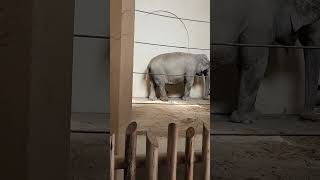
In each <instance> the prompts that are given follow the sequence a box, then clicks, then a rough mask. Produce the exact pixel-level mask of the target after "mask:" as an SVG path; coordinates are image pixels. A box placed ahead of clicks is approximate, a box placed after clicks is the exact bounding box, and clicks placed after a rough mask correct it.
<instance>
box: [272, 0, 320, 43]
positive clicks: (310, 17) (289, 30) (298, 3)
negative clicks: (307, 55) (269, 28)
mask: <svg viewBox="0 0 320 180" xmlns="http://www.w3.org/2000/svg"><path fill="white" fill-rule="evenodd" d="M287 1H290V2H291V6H286V7H285V8H284V9H283V10H282V11H281V12H279V14H277V15H276V21H275V27H276V29H275V31H276V32H275V34H276V41H277V42H279V43H280V44H287V45H293V44H294V43H295V42H296V40H298V39H299V36H300V34H301V33H303V32H302V31H303V27H305V26H308V25H310V24H313V23H315V22H316V21H318V20H319V19H320V0H287Z"/></svg>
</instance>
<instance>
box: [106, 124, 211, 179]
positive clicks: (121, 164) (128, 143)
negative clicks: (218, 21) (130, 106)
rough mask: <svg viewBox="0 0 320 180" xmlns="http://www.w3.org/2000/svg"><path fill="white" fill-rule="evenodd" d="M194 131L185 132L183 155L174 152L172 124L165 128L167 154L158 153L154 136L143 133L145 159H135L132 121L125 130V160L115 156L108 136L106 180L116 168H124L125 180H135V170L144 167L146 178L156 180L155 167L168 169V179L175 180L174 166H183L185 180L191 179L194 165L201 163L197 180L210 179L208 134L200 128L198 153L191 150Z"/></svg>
mask: <svg viewBox="0 0 320 180" xmlns="http://www.w3.org/2000/svg"><path fill="white" fill-rule="evenodd" d="M194 138H195V130H194V128H193V127H189V128H188V129H187V131H186V144H185V152H184V153H183V152H177V143H178V130H177V126H176V124H174V123H171V124H169V126H168V141H167V142H168V144H167V153H166V154H159V143H158V139H157V137H155V136H154V135H153V134H152V133H151V132H147V133H146V156H143V157H137V156H136V148H137V123H136V122H132V123H131V124H129V126H128V127H127V129H126V139H125V157H124V158H123V157H116V156H115V151H114V150H115V135H114V134H111V135H110V176H109V177H110V180H114V173H115V170H117V169H124V179H125V180H135V179H136V168H137V167H139V168H140V167H145V168H146V175H147V176H146V177H147V178H146V179H147V180H157V179H158V166H159V165H164V166H167V167H168V179H169V180H176V171H177V164H185V180H193V170H194V163H201V164H202V168H201V170H202V172H201V175H202V177H201V179H202V180H209V179H210V132H209V130H208V128H206V127H205V126H204V125H203V133H202V152H195V151H194Z"/></svg>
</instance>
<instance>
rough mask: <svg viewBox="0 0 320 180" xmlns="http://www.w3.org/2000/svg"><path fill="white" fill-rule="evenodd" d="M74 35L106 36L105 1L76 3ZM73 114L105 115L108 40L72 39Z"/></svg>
mask: <svg viewBox="0 0 320 180" xmlns="http://www.w3.org/2000/svg"><path fill="white" fill-rule="evenodd" d="M74 17H75V22H74V31H75V32H74V33H75V34H78V35H89V36H102V37H108V36H109V0H90V1H88V0H76V1H75V16H74ZM72 80H73V84H72V111H73V112H96V113H108V112H109V96H108V94H109V83H108V81H109V40H108V39H104V38H88V37H75V38H74V60H73V76H72Z"/></svg>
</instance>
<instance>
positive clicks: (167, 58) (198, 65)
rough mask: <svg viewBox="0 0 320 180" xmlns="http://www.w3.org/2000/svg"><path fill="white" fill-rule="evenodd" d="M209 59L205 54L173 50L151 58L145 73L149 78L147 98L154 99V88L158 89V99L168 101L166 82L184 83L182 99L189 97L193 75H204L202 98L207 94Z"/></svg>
mask: <svg viewBox="0 0 320 180" xmlns="http://www.w3.org/2000/svg"><path fill="white" fill-rule="evenodd" d="M209 68H210V61H209V59H208V57H207V56H206V55H205V54H191V53H183V52H173V53H165V54H161V55H158V56H156V57H154V58H153V59H151V61H150V63H149V65H148V67H147V74H148V77H149V78H150V81H149V82H150V89H149V90H150V92H149V99H150V100H156V99H157V97H156V88H159V91H160V100H162V101H168V97H167V92H166V88H165V85H166V84H178V83H184V85H185V90H184V96H183V97H182V99H183V100H189V99H190V90H191V87H192V85H193V82H194V77H195V76H196V75H198V76H206V78H205V93H204V98H207V97H208V96H209V91H210V90H209V87H210V69H209Z"/></svg>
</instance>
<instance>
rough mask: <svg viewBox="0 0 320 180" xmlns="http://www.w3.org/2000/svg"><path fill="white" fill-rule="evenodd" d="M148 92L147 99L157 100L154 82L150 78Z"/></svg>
mask: <svg viewBox="0 0 320 180" xmlns="http://www.w3.org/2000/svg"><path fill="white" fill-rule="evenodd" d="M149 91H150V93H149V100H152V101H155V100H157V96H156V90H155V84H154V82H153V81H152V80H150V90H149Z"/></svg>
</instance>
